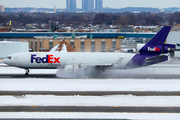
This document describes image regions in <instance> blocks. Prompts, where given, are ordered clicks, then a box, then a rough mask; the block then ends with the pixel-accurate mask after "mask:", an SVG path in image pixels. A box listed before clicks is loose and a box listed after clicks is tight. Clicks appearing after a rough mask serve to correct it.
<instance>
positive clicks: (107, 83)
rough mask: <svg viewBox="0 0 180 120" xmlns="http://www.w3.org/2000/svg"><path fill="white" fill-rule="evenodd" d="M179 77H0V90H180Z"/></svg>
mask: <svg viewBox="0 0 180 120" xmlns="http://www.w3.org/2000/svg"><path fill="white" fill-rule="evenodd" d="M179 85H180V79H176V80H173V79H172V80H168V79H167V80H163V79H158V80H157V79H36V78H28V79H0V91H180V87H179Z"/></svg>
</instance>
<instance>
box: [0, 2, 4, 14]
mask: <svg viewBox="0 0 180 120" xmlns="http://www.w3.org/2000/svg"><path fill="white" fill-rule="evenodd" d="M0 12H4V5H1V4H0Z"/></svg>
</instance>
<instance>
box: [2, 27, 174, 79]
mask: <svg viewBox="0 0 180 120" xmlns="http://www.w3.org/2000/svg"><path fill="white" fill-rule="evenodd" d="M170 30H171V27H170V26H164V27H163V28H162V29H161V30H160V31H159V32H158V33H157V34H156V35H155V36H154V37H153V38H152V39H151V40H150V41H149V42H148V43H147V44H145V45H143V46H138V45H137V49H138V53H136V54H135V53H107V52H106V53H104V52H92V53H91V52H23V53H16V54H12V55H9V56H8V57H7V58H6V59H4V63H5V64H7V65H9V66H14V67H18V68H23V69H25V70H26V73H25V75H26V76H27V75H28V74H29V69H56V68H57V67H58V68H60V69H64V68H65V67H66V66H67V65H68V66H69V65H70V66H76V67H86V68H88V67H93V68H95V70H96V71H101V72H103V71H104V70H106V69H132V68H138V67H144V66H149V65H153V64H156V63H161V62H164V61H167V60H168V56H169V54H168V53H169V52H170V51H171V50H172V49H175V45H172V44H164V43H165V41H166V38H167V36H168V34H169V32H170Z"/></svg>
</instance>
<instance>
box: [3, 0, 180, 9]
mask: <svg viewBox="0 0 180 120" xmlns="http://www.w3.org/2000/svg"><path fill="white" fill-rule="evenodd" d="M81 1H82V0H77V7H78V8H81ZM0 4H2V5H4V6H5V7H11V8H12V7H36V8H40V7H41V8H53V7H54V5H56V8H66V0H0ZM103 7H111V8H124V7H154V8H168V7H180V0H104V3H103Z"/></svg>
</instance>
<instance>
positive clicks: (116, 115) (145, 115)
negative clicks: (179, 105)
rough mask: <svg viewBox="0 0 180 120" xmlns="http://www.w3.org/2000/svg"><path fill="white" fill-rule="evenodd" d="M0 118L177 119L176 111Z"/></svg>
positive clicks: (6, 114)
mask: <svg viewBox="0 0 180 120" xmlns="http://www.w3.org/2000/svg"><path fill="white" fill-rule="evenodd" d="M0 118H4V119H5V118H26V119H28V118H36V119H37V118H54V119H58V118H61V119H63V118H64V119H67V118H72V119H87V118H89V119H133V120H135V119H136V120H140V119H141V120H142V119H143V120H179V118H180V114H177V113H75V112H67V113H62V112H15V113H14V112H0Z"/></svg>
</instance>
